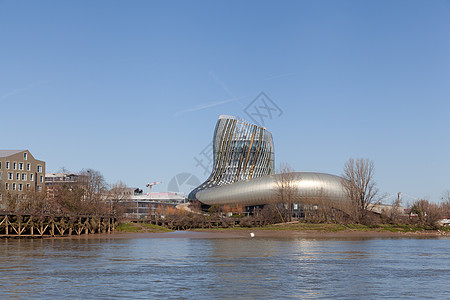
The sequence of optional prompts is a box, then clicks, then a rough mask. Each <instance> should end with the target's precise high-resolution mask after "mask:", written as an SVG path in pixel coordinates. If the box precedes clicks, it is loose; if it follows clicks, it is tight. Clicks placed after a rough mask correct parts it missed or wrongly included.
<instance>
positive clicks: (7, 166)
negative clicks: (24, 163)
mask: <svg viewBox="0 0 450 300" xmlns="http://www.w3.org/2000/svg"><path fill="white" fill-rule="evenodd" d="M6 168H7V169H9V161H7V162H6Z"/></svg>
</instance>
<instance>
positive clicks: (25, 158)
mask: <svg viewBox="0 0 450 300" xmlns="http://www.w3.org/2000/svg"><path fill="white" fill-rule="evenodd" d="M23 159H24V160H27V159H28V153H26V152H24V153H23Z"/></svg>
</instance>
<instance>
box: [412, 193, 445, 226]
mask: <svg viewBox="0 0 450 300" xmlns="http://www.w3.org/2000/svg"><path fill="white" fill-rule="evenodd" d="M410 212H411V213H412V214H415V215H416V216H417V221H418V223H419V224H421V225H428V226H436V225H437V221H438V220H439V219H440V217H441V210H440V208H439V205H437V204H436V203H431V202H430V201H428V200H424V199H420V200H417V201H414V202H413V204H412V206H411V209H410Z"/></svg>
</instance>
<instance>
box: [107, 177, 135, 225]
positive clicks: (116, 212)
mask: <svg viewBox="0 0 450 300" xmlns="http://www.w3.org/2000/svg"><path fill="white" fill-rule="evenodd" d="M128 190H129V189H128V188H127V185H126V184H125V183H123V182H122V181H118V182H116V183H115V184H113V185H112V187H111V189H110V190H109V191H108V202H109V211H110V214H111V215H112V216H114V217H115V218H119V217H121V216H122V215H123V213H124V209H125V205H124V203H125V202H126V201H128V200H130V198H131V197H130V194H129V193H128Z"/></svg>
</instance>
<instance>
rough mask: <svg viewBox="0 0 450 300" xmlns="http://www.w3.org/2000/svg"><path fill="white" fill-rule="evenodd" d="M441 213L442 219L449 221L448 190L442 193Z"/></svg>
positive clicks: (449, 198) (449, 196)
mask: <svg viewBox="0 0 450 300" xmlns="http://www.w3.org/2000/svg"><path fill="white" fill-rule="evenodd" d="M441 200H442V203H441V211H442V215H443V217H445V218H447V219H449V218H450V190H447V191H445V192H444V194H443V195H442V197H441Z"/></svg>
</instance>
